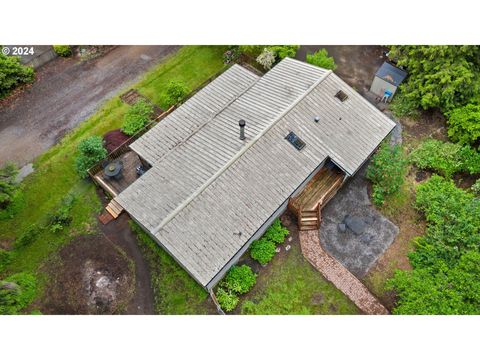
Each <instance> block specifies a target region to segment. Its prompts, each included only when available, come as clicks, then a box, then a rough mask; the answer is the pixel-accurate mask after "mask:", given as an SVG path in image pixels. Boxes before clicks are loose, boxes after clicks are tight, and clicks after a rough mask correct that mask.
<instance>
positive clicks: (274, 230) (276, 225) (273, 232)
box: [262, 218, 289, 244]
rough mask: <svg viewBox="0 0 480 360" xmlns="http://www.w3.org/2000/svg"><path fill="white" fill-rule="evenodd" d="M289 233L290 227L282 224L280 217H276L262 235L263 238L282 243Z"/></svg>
mask: <svg viewBox="0 0 480 360" xmlns="http://www.w3.org/2000/svg"><path fill="white" fill-rule="evenodd" d="M288 234H289V231H288V229H287V228H286V227H285V226H283V225H282V223H281V222H280V219H278V218H277V219H275V221H274V222H273V223H272V225H271V226H270V227H269V228H268V229H267V231H266V232H265V234H264V235H263V236H262V238H263V239H265V240H268V241H271V242H273V243H274V244H282V243H283V242H284V241H285V238H286V237H287V235H288Z"/></svg>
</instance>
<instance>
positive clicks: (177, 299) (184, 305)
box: [130, 221, 208, 315]
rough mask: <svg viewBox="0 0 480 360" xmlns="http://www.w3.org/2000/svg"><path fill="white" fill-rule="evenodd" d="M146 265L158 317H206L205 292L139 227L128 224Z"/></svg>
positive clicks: (131, 222)
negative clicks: (160, 315)
mask: <svg viewBox="0 0 480 360" xmlns="http://www.w3.org/2000/svg"><path fill="white" fill-rule="evenodd" d="M130 226H131V227H132V229H133V231H134V232H135V233H136V234H137V239H138V244H139V246H140V249H141V250H142V253H143V256H144V258H145V259H146V260H147V262H148V266H149V269H150V274H151V281H152V285H153V286H152V287H153V292H154V303H155V312H156V313H157V314H177V315H180V314H181V315H184V314H207V313H208V307H207V302H206V300H207V297H208V294H207V292H206V291H205V290H204V289H203V288H202V287H201V286H200V285H199V284H197V283H196V282H195V280H193V278H192V277H191V276H190V275H189V274H188V273H187V272H186V271H185V270H183V269H182V268H181V267H180V265H178V263H177V262H176V261H175V260H174V259H173V258H172V257H171V256H170V255H168V254H167V253H166V252H165V250H163V249H162V248H161V247H160V246H158V245H157V243H156V242H155V241H154V240H153V239H152V238H151V237H150V236H149V235H148V234H147V233H146V232H144V231H143V230H142V229H141V228H140V226H138V225H137V224H136V223H134V222H133V221H130Z"/></svg>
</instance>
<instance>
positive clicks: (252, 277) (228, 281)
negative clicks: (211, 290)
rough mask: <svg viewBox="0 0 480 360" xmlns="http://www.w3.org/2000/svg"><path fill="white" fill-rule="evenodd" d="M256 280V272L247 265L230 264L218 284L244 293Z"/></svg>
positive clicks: (238, 292)
mask: <svg viewBox="0 0 480 360" xmlns="http://www.w3.org/2000/svg"><path fill="white" fill-rule="evenodd" d="M256 282H257V274H255V273H254V272H253V270H252V269H251V268H250V266H248V265H242V266H232V268H231V269H230V270H229V271H228V273H227V275H226V276H225V278H224V279H223V281H222V283H221V284H220V286H221V287H223V288H224V289H226V290H229V291H232V292H235V293H237V294H245V293H247V292H249V291H250V289H251V288H252V287H253V286H254V285H255V283H256Z"/></svg>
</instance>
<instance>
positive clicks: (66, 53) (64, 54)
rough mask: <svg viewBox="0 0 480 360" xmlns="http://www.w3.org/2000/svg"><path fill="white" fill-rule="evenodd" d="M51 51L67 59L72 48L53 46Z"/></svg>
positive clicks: (68, 46)
mask: <svg viewBox="0 0 480 360" xmlns="http://www.w3.org/2000/svg"><path fill="white" fill-rule="evenodd" d="M53 51H55V53H56V54H57V55H58V56H62V57H69V56H71V55H72V48H71V47H70V45H53Z"/></svg>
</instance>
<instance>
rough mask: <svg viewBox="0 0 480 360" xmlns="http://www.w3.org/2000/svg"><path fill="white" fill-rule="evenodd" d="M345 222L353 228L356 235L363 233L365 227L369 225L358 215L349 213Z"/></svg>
mask: <svg viewBox="0 0 480 360" xmlns="http://www.w3.org/2000/svg"><path fill="white" fill-rule="evenodd" d="M344 222H345V225H347V227H348V228H349V229H350V230H352V231H353V233H354V234H355V235H361V234H363V233H364V231H365V227H366V226H367V223H366V222H365V221H363V219H362V218H360V217H358V216H350V215H347V216H346V217H345V219H344Z"/></svg>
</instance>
